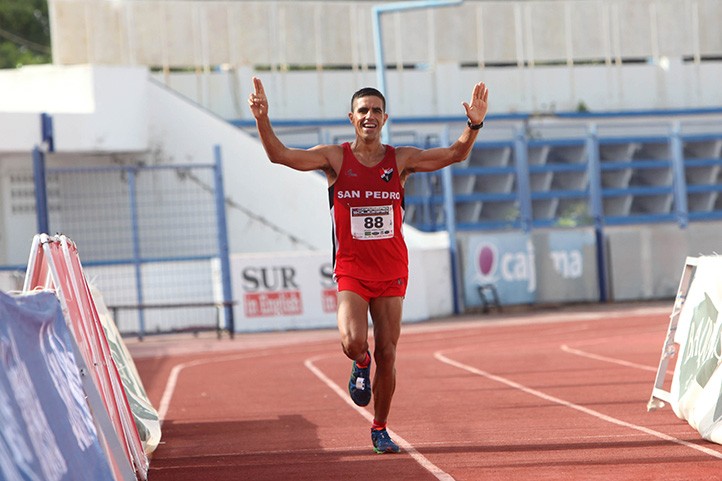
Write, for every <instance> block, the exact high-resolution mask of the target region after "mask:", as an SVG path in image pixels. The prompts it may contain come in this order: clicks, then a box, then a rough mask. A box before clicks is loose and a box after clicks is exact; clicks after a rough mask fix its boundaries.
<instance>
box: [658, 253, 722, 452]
mask: <svg viewBox="0 0 722 481" xmlns="http://www.w3.org/2000/svg"><path fill="white" fill-rule="evenodd" d="M720 272H722V257H700V258H697V267H696V269H695V271H694V277H693V279H692V282H691V285H690V286H689V291H688V292H687V293H680V294H679V295H680V296H682V299H684V304H683V305H682V308H681V311H680V312H679V319H678V321H677V326H676V332H675V334H674V342H675V343H676V344H678V345H679V350H678V352H677V361H676V366H675V369H674V374H673V376H672V384H671V389H670V394H671V396H670V404H671V406H672V409H673V410H674V412H675V414H676V415H677V416H678V417H680V418H682V419H686V420H687V421H688V422H689V424H690V425H691V426H692V427H693V428H695V429H697V430H698V431H699V432H700V434H701V435H702V437H703V438H704V439H707V440H709V441H713V442H715V443H718V444H722V367H721V366H720V364H721V362H720V361H722V282H721V281H720Z"/></svg>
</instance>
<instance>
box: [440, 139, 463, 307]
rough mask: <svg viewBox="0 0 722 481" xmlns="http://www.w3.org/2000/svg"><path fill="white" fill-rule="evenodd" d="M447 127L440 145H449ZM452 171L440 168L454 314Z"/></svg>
mask: <svg viewBox="0 0 722 481" xmlns="http://www.w3.org/2000/svg"><path fill="white" fill-rule="evenodd" d="M449 142H450V140H449V127H448V126H446V127H445V128H444V131H443V133H442V134H441V147H448V146H449ZM453 176H454V173H453V171H452V167H451V166H449V167H445V168H444V169H442V170H441V184H442V186H443V187H444V213H445V214H446V231H447V232H448V233H449V258H450V259H449V260H450V263H451V290H452V299H453V301H454V314H459V313H460V312H461V305H460V301H459V300H460V295H459V268H458V261H459V254H458V245H457V240H456V209H455V204H454V182H453Z"/></svg>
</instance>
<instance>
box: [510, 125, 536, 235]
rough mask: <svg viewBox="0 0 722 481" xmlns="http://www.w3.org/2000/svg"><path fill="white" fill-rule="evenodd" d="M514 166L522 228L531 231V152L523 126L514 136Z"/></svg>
mask: <svg viewBox="0 0 722 481" xmlns="http://www.w3.org/2000/svg"><path fill="white" fill-rule="evenodd" d="M514 166H515V168H516V188H517V198H518V199H519V220H520V222H521V229H522V230H523V231H524V232H529V231H530V230H531V227H532V218H533V213H532V204H531V183H530V181H529V153H528V149H527V139H526V135H524V130H523V129H522V128H519V129H516V135H515V138H514Z"/></svg>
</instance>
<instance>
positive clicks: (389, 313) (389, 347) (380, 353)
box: [370, 297, 404, 423]
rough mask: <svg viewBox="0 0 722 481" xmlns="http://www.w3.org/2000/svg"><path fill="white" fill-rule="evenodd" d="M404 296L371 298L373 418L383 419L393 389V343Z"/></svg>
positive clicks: (394, 370) (397, 335) (395, 342)
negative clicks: (373, 372) (372, 325)
mask: <svg viewBox="0 0 722 481" xmlns="http://www.w3.org/2000/svg"><path fill="white" fill-rule="evenodd" d="M403 300H404V299H403V297H378V298H375V299H371V304H370V309H371V319H373V323H374V361H375V362H376V372H375V374H374V377H373V381H372V383H373V384H372V389H371V390H372V392H373V399H374V418H375V419H376V420H377V421H379V422H381V423H385V422H386V421H387V420H388V417H389V411H390V410H391V399H392V398H393V396H394V391H395V390H396V346H397V344H398V342H399V336H400V335H401V312H402V307H403Z"/></svg>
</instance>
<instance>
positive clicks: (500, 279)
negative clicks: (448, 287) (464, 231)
mask: <svg viewBox="0 0 722 481" xmlns="http://www.w3.org/2000/svg"><path fill="white" fill-rule="evenodd" d="M462 259H463V262H464V266H463V275H464V304H465V305H466V307H478V306H481V304H482V302H481V296H480V295H479V288H480V287H482V286H485V285H492V286H494V287H495V288H496V291H497V293H498V295H499V302H500V303H501V304H527V303H532V302H534V300H535V299H536V280H537V278H536V272H535V260H534V246H533V244H532V241H531V237H530V236H529V235H527V234H520V233H499V234H483V235H472V236H469V237H468V238H467V239H466V248H465V249H464V251H463V257H462Z"/></svg>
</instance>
